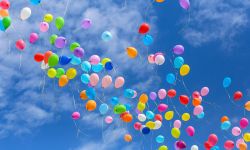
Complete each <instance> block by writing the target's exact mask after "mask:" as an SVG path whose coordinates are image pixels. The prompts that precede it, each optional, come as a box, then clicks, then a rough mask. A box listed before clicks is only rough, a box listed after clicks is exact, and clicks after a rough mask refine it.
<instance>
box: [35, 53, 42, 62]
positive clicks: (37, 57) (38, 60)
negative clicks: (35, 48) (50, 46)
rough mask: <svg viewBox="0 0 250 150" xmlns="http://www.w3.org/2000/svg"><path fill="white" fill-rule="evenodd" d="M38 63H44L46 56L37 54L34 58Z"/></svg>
mask: <svg viewBox="0 0 250 150" xmlns="http://www.w3.org/2000/svg"><path fill="white" fill-rule="evenodd" d="M34 60H35V61H36V62H42V61H43V60H44V55H43V54H42V53H36V54H35V56H34Z"/></svg>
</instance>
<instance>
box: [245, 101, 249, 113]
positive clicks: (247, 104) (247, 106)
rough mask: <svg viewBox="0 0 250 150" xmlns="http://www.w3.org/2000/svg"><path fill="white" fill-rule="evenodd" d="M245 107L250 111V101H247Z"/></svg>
mask: <svg viewBox="0 0 250 150" xmlns="http://www.w3.org/2000/svg"><path fill="white" fill-rule="evenodd" d="M245 109H246V110H247V111H250V101H247V102H246V103H245Z"/></svg>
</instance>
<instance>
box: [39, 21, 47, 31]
mask: <svg viewBox="0 0 250 150" xmlns="http://www.w3.org/2000/svg"><path fill="white" fill-rule="evenodd" d="M48 30H49V24H48V23H47V22H41V23H40V31H41V32H47V31H48Z"/></svg>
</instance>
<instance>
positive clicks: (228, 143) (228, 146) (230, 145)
mask: <svg viewBox="0 0 250 150" xmlns="http://www.w3.org/2000/svg"><path fill="white" fill-rule="evenodd" d="M224 148H225V149H226V150H231V149H233V148H234V142H233V141H231V140H227V141H226V142H225V143H224Z"/></svg>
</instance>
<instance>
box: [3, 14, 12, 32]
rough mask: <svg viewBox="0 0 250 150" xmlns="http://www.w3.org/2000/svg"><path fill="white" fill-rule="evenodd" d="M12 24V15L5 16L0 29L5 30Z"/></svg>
mask: <svg viewBox="0 0 250 150" xmlns="http://www.w3.org/2000/svg"><path fill="white" fill-rule="evenodd" d="M10 25H11V18H10V17H4V18H3V19H2V20H0V30H2V31H5V30H7V29H8V28H9V27H10Z"/></svg>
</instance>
